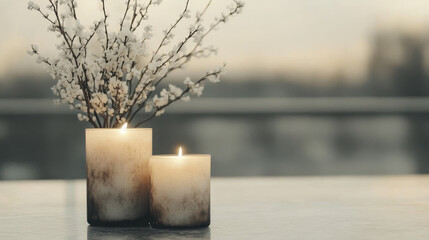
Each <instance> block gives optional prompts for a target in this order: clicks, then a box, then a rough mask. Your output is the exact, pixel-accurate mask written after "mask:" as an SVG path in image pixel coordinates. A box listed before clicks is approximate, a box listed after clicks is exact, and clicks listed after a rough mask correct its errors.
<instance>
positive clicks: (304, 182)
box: [0, 175, 429, 240]
mask: <svg viewBox="0 0 429 240" xmlns="http://www.w3.org/2000/svg"><path fill="white" fill-rule="evenodd" d="M211 184H212V190H211V219H212V221H211V225H210V227H208V228H200V229H188V230H175V229H156V228H150V227H142V228H103V227H92V226H89V225H88V224H87V222H86V196H85V194H86V191H85V187H86V186H85V181H84V180H76V181H57V180H55V181H51V180H47V181H5V182H0V239H2V240H5V239H43V240H45V239H56V240H61V239H389V240H391V239H428V237H429V176H421V175H413V176H371V177H363V176H362V177H278V178H214V179H212V182H211Z"/></svg>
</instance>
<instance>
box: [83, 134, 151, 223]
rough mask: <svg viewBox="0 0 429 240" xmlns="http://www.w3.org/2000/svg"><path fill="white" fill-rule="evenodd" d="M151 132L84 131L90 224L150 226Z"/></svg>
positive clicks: (88, 217) (88, 218)
mask: <svg viewBox="0 0 429 240" xmlns="http://www.w3.org/2000/svg"><path fill="white" fill-rule="evenodd" d="M151 155H152V129H150V128H134V129H132V128H131V129H126V127H124V128H122V129H87V130H86V165H87V220H88V223H89V224H91V225H125V226H130V225H137V226H142V225H148V224H149V187H150V186H149V158H150V156H151Z"/></svg>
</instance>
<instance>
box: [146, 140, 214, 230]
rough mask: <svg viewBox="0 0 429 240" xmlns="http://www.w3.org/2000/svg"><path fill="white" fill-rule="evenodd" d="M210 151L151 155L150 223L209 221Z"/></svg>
mask: <svg viewBox="0 0 429 240" xmlns="http://www.w3.org/2000/svg"><path fill="white" fill-rule="evenodd" d="M210 158H211V156H210V155H208V154H189V155H182V149H181V148H180V149H179V154H178V155H154V156H152V157H151V158H150V163H149V166H150V167H149V169H150V179H151V188H150V216H151V220H150V223H151V225H152V226H154V227H207V226H209V225H210Z"/></svg>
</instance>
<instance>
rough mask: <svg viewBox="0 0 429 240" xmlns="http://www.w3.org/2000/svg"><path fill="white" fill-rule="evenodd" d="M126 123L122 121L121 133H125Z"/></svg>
mask: <svg viewBox="0 0 429 240" xmlns="http://www.w3.org/2000/svg"><path fill="white" fill-rule="evenodd" d="M127 125H128V123H124V125H122V127H121V133H122V134H124V133H125V129H127Z"/></svg>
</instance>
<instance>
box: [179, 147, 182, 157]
mask: <svg viewBox="0 0 429 240" xmlns="http://www.w3.org/2000/svg"><path fill="white" fill-rule="evenodd" d="M181 156H182V147H179V157H181Z"/></svg>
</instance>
